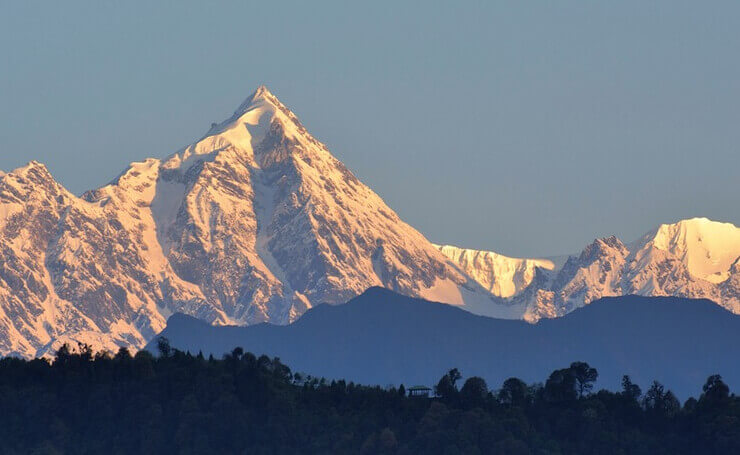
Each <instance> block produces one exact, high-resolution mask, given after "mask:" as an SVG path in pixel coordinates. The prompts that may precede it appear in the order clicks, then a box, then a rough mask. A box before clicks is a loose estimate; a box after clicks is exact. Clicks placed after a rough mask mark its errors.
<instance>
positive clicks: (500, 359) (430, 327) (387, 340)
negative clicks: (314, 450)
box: [149, 288, 740, 398]
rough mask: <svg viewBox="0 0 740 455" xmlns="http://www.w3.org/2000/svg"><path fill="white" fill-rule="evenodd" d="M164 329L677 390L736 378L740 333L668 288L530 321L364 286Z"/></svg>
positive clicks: (188, 340) (729, 320) (173, 333)
mask: <svg viewBox="0 0 740 455" xmlns="http://www.w3.org/2000/svg"><path fill="white" fill-rule="evenodd" d="M161 336H164V337H166V338H168V339H169V340H170V342H171V344H172V346H173V347H176V348H178V349H181V350H188V351H191V352H198V351H203V352H204V353H205V354H209V353H212V354H214V355H215V356H221V355H222V354H224V353H226V352H229V351H231V350H232V349H233V348H234V347H236V346H241V347H243V348H244V349H245V350H247V351H251V352H254V353H255V354H267V355H269V356H277V357H280V358H281V359H282V360H283V361H285V362H286V363H287V364H289V365H291V366H292V367H293V368H294V369H295V370H297V371H303V372H305V373H308V374H312V375H316V376H325V377H327V378H345V379H348V380H353V381H357V382H362V383H370V384H380V385H386V384H401V383H404V384H416V383H420V384H429V385H431V384H433V383H435V382H436V380H437V379H438V378H439V377H440V376H441V375H442V374H443V373H444V372H445V371H446V370H447V369H449V368H452V367H457V368H459V369H460V370H461V371H462V372H463V374H464V375H466V376H473V375H477V376H482V377H484V378H485V379H486V380H487V381H488V383H489V384H490V385H491V387H497V386H500V384H501V383H502V382H503V381H504V380H505V379H507V378H509V377H512V376H516V377H519V378H521V379H524V380H525V381H540V380H542V378H543V377H546V375H547V374H549V373H550V372H551V371H553V370H554V369H556V368H560V367H563V366H567V365H569V364H570V363H571V362H573V361H586V362H588V363H590V364H591V365H592V366H594V367H596V368H597V369H598V371H599V381H598V384H597V386H599V387H606V388H611V389H616V388H618V387H619V383H620V380H621V377H622V375H624V374H628V375H630V376H631V377H632V378H633V380H634V381H635V382H637V383H639V384H641V385H643V386H647V385H648V384H649V382H651V381H652V380H659V381H661V382H662V383H664V384H666V386H667V387H669V388H671V389H672V390H674V391H675V392H676V393H677V394H678V395H679V396H680V397H684V398H685V397H687V396H689V395H696V394H698V393H699V392H700V390H701V386H702V384H703V383H704V381H705V380H706V378H707V376H709V375H710V374H714V373H720V374H722V375H723V377H724V378H725V379H726V381H727V383H728V384H729V385H730V386H731V387H732V388H738V387H740V364H738V362H737V361H736V354H735V353H734V351H733V348H732V347H734V346H738V344H739V343H740V317H738V316H736V315H733V314H732V313H730V312H728V311H726V310H724V309H722V308H720V307H718V306H717V305H715V304H713V303H712V302H709V301H706V300H686V299H679V298H673V297H638V296H626V297H615V298H604V299H601V300H599V301H597V302H594V304H592V305H589V306H588V307H585V308H583V309H580V310H578V311H575V312H573V313H571V314H569V315H567V316H565V317H562V318H559V319H553V320H543V321H540V323H538V324H536V325H531V324H527V323H526V322H523V321H510V320H499V319H491V318H487V317H482V316H476V315H473V314H470V313H467V312H465V311H461V310H459V309H457V308H454V307H451V306H449V305H443V304H437V303H432V302H427V301H424V300H420V299H413V298H408V297H405V296H401V295H398V294H395V293H393V292H390V291H387V290H384V289H380V288H372V289H370V290H368V291H367V292H365V293H364V294H362V295H361V296H359V297H357V298H355V299H353V300H351V301H350V302H348V303H347V304H346V305H340V306H329V305H321V306H318V307H316V308H313V309H311V310H310V311H308V312H307V313H306V314H305V315H304V316H303V317H302V318H300V319H299V320H298V321H296V322H295V323H293V324H292V325H290V326H274V325H269V324H260V325H256V326H252V327H212V326H209V325H208V324H205V323H203V322H201V321H198V320H197V319H194V318H192V317H189V316H185V315H182V314H176V315H173V316H172V317H171V318H170V319H169V321H168V325H167V328H166V329H165V330H164V331H163V332H162V334H161ZM153 346H154V342H152V343H151V345H150V346H149V349H154V347H153Z"/></svg>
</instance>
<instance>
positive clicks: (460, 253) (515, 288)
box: [435, 245, 555, 297]
mask: <svg viewBox="0 0 740 455" xmlns="http://www.w3.org/2000/svg"><path fill="white" fill-rule="evenodd" d="M435 246H436V247H437V248H438V249H439V250H440V251H441V252H442V254H444V255H445V256H446V257H447V258H449V259H450V260H451V261H452V262H453V263H455V264H457V265H458V266H459V267H460V268H461V269H462V271H463V272H465V273H466V274H467V275H469V276H470V277H471V278H473V279H474V280H475V281H477V282H478V283H479V284H480V285H481V286H483V287H484V288H485V289H487V290H488V291H489V292H491V293H492V294H493V295H495V296H497V297H511V296H513V295H515V294H518V293H520V292H521V291H522V290H523V289H524V288H526V287H527V286H529V285H530V283H532V280H533V279H534V277H535V272H536V269H537V268H541V269H544V270H553V269H555V264H554V263H553V261H551V260H549V259H520V258H511V257H508V256H504V255H502V254H498V253H494V252H493V251H481V250H473V249H467V248H459V247H456V246H452V245H435Z"/></svg>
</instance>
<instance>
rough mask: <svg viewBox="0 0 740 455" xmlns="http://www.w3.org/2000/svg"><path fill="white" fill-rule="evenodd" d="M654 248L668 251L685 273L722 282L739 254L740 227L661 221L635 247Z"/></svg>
mask: <svg viewBox="0 0 740 455" xmlns="http://www.w3.org/2000/svg"><path fill="white" fill-rule="evenodd" d="M646 248H655V249H657V250H660V251H662V252H666V253H669V254H671V255H672V256H674V257H676V258H677V259H679V260H680V261H681V262H682V263H683V265H685V266H686V268H687V270H688V272H689V273H690V274H691V275H692V276H694V277H696V278H701V279H703V280H707V281H710V282H712V283H720V282H722V281H725V280H726V279H727V278H728V276H729V270H730V266H731V265H732V264H733V263H734V262H735V261H736V260H737V259H738V257H740V229H738V228H737V227H736V226H735V225H734V224H732V223H720V222H717V221H711V220H709V219H707V218H692V219H687V220H681V221H678V222H677V223H673V224H662V225H660V226H659V227H658V228H656V229H655V230H653V231H651V232H649V233H648V234H646V235H645V236H644V237H643V238H642V239H641V240H640V241H639V242H638V244H637V250H638V251H639V250H644V249H646Z"/></svg>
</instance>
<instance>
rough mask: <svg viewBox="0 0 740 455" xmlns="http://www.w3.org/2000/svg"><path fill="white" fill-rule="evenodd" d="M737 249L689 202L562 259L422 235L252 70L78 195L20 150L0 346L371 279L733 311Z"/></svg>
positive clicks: (318, 299)
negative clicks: (635, 232)
mask: <svg viewBox="0 0 740 455" xmlns="http://www.w3.org/2000/svg"><path fill="white" fill-rule="evenodd" d="M738 257H740V234H739V233H738V228H736V227H735V226H733V225H731V224H726V223H725V224H723V223H715V222H711V221H709V220H706V219H695V220H685V221H682V222H679V223H676V224H673V225H663V226H660V227H659V228H657V229H656V230H654V231H651V233H649V234H647V235H645V236H643V238H641V239H640V240H639V241H638V242H635V243H634V244H631V245H630V247H629V248H628V247H626V246H625V245H624V244H623V243H622V242H621V241H620V240H619V239H617V238H616V237H607V238H604V239H598V240H596V241H594V242H593V243H592V244H591V245H589V246H588V247H586V248H585V249H584V251H583V252H582V253H580V254H577V255H574V256H571V257H570V258H569V259H568V260H567V261H561V260H549V259H518V258H509V257H506V256H502V255H499V254H497V253H494V252H486V251H476V250H465V249H462V248H457V247H452V246H436V245H433V244H432V243H430V242H429V241H428V240H427V239H426V238H425V237H424V236H423V235H422V234H421V233H420V232H419V231H417V230H416V229H414V228H413V227H411V226H409V225H408V224H406V223H405V222H403V220H402V219H401V218H400V217H399V216H398V215H397V214H396V213H395V212H394V211H393V210H392V209H391V208H390V207H388V205H386V204H385V202H384V201H383V200H382V199H381V198H380V197H379V196H378V195H377V194H376V193H374V192H373V191H372V190H371V189H370V188H368V187H367V186H366V185H364V184H363V183H362V182H360V181H359V180H358V179H357V178H356V177H355V176H354V175H353V174H352V172H350V171H349V170H348V169H347V168H346V167H345V166H344V165H343V164H342V163H341V162H340V161H339V160H337V159H336V158H335V157H334V156H333V155H332V154H331V153H330V152H329V150H328V149H327V148H326V146H325V145H324V144H322V143H321V142H319V141H317V140H316V139H314V138H313V137H312V136H311V135H310V134H309V133H308V131H306V129H305V128H304V127H303V125H301V123H300V121H299V120H298V118H297V117H296V116H295V115H294V114H293V113H292V112H291V111H290V110H289V109H288V108H287V107H286V106H285V105H284V104H283V103H281V102H280V101H279V100H278V99H277V97H276V96H275V95H274V94H272V93H271V92H270V91H269V90H268V89H267V88H266V87H264V86H262V87H260V88H258V89H257V90H256V91H255V92H254V93H253V94H252V95H251V96H250V97H248V98H247V99H246V100H245V101H244V102H243V103H242V104H241V105H240V106H239V107H238V108H237V109H236V111H234V114H233V115H231V116H230V117H229V118H227V119H226V120H225V121H223V122H220V123H215V124H213V126H212V127H211V128H210V130H209V131H208V133H207V134H206V135H205V136H204V137H202V138H201V139H200V140H198V141H196V142H195V143H193V144H191V145H189V146H187V147H185V148H183V149H182V150H180V151H178V152H176V153H174V154H172V155H170V156H169V157H167V158H164V159H161V160H160V159H153V158H150V159H147V160H145V161H141V162H136V163H132V164H131V165H130V166H129V167H128V168H127V169H126V170H125V171H124V172H122V173H121V174H120V175H119V176H118V177H117V178H116V179H114V180H113V181H112V182H111V183H109V184H108V185H105V186H103V187H102V188H98V189H95V190H92V191H89V192H87V193H85V194H84V195H83V196H81V197H77V196H75V195H74V194H71V193H70V192H69V191H67V190H66V189H65V188H64V187H63V186H62V185H60V184H59V183H57V182H56V181H55V180H54V178H53V177H52V175H51V174H50V173H49V170H48V169H47V168H46V167H45V166H44V165H43V164H41V163H38V162H36V161H32V162H30V163H28V164H27V165H26V166H23V167H21V168H18V169H15V170H13V171H11V172H9V173H7V174H0V355H4V354H10V353H13V354H18V355H23V356H33V355H40V354H44V353H47V352H50V351H53V350H54V349H55V348H57V347H58V346H59V344H60V343H62V342H71V343H74V342H76V341H81V342H88V343H92V344H93V345H94V347H96V348H106V349H115V348H116V346H120V345H126V346H130V347H134V348H138V347H141V346H143V345H144V344H145V343H146V342H147V341H148V340H149V339H151V338H152V337H153V336H154V335H155V334H156V333H157V332H158V331H159V330H161V329H162V328H163V327H164V325H165V319H166V317H167V316H169V315H170V314H172V313H175V312H182V313H186V314H189V315H192V316H196V317H198V318H200V319H203V320H206V321H208V322H209V323H212V324H242V325H245V324H254V323H259V322H264V321H269V322H272V323H277V324H286V323H289V322H292V321H294V320H295V319H296V318H298V317H299V316H300V315H301V314H302V313H303V312H305V311H306V310H307V309H308V308H310V307H312V306H314V305H316V304H319V303H330V304H338V303H343V302H346V301H347V300H349V299H350V298H352V297H354V296H356V295H359V294H361V293H362V292H364V291H365V290H366V289H367V288H370V287H373V286H382V287H385V288H388V289H391V290H393V291H396V292H399V293H402V294H405V295H409V296H414V297H422V298H425V299H427V300H434V301H439V302H445V303H450V304H454V305H459V306H461V307H462V308H464V309H467V310H469V311H472V312H475V313H478V314H483V315H488V316H494V317H504V318H523V319H526V320H528V321H531V322H535V321H537V320H538V319H540V318H542V317H557V316H560V315H563V314H565V313H567V312H569V311H571V310H573V309H574V308H577V307H579V306H583V305H586V304H588V303H590V302H591V301H592V300H595V299H597V298H599V297H603V296H608V295H620V294H628V293H637V294H643V295H677V296H682V297H707V298H710V299H713V300H715V301H716V302H718V303H719V304H721V305H723V306H725V307H726V308H728V309H730V310H732V311H735V312H737V313H740V265H738V264H739V262H738ZM561 264H564V265H561Z"/></svg>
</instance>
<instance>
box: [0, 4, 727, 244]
mask: <svg viewBox="0 0 740 455" xmlns="http://www.w3.org/2000/svg"><path fill="white" fill-rule="evenodd" d="M155 3H156V4H155ZM348 3H349V2H295V3H288V2H265V1H262V2H259V3H251V2H188V1H178V2H126V3H124V2H107V1H106V2H84V3H83V2H45V3H42V2H12V3H11V2H5V3H3V5H2V6H0V68H1V69H0V169H3V170H6V171H7V170H10V169H12V168H14V167H17V166H20V165H22V164H24V163H25V162H27V161H29V160H31V159H37V160H39V161H42V162H44V163H46V164H47V165H48V166H49V168H50V169H51V171H52V173H53V174H54V175H55V177H56V178H57V179H58V180H59V181H61V182H62V183H63V184H64V185H65V186H67V187H68V188H69V189H70V190H72V191H74V192H76V193H81V192H82V191H84V190H85V189H88V188H92V187H96V186H99V185H102V184H104V183H106V182H107V181H109V180H111V179H112V178H114V177H115V176H116V175H117V174H118V173H119V172H120V171H122V170H123V168H124V167H125V165H126V164H128V163H129V162H131V161H137V160H141V159H144V158H146V157H150V156H153V157H164V156H166V155H169V154H170V153H172V152H174V151H176V150H177V149H178V148H180V147H182V146H184V145H186V144H188V143H189V142H191V141H193V140H194V139H196V138H198V137H200V136H201V135H202V134H203V133H204V132H205V131H206V130H207V129H208V127H209V125H210V124H211V122H216V121H220V120H223V119H224V118H226V117H228V116H229V115H230V114H231V112H232V111H233V110H234V109H235V108H236V107H237V106H238V105H239V104H240V102H241V101H242V100H243V99H244V98H246V97H247V96H248V95H249V93H251V92H252V91H253V90H254V88H255V87H256V86H257V85H259V84H261V83H264V84H267V85H268V87H270V89H271V90H272V91H273V92H274V93H275V94H276V95H277V96H278V97H279V98H280V99H281V100H282V101H283V102H284V103H285V104H287V105H288V106H289V107H290V108H291V109H292V110H293V111H294V112H296V114H297V115H298V116H299V117H300V118H301V120H302V121H303V123H304V124H305V125H306V127H307V128H308V129H309V131H311V132H312V133H313V134H314V135H315V136H316V137H317V138H318V139H320V140H321V141H323V142H325V143H326V144H327V145H328V146H329V148H330V150H332V152H333V153H334V154H335V155H336V156H337V157H338V158H339V159H340V160H342V161H343V162H344V163H345V164H347V166H348V167H349V168H350V169H352V170H353V171H354V172H355V173H356V174H357V175H358V177H359V178H360V179H362V180H363V181H364V182H365V183H367V184H368V185H370V186H371V187H372V188H373V189H374V190H375V191H377V192H378V193H379V194H380V195H381V196H382V197H383V198H384V199H385V200H386V202H388V203H389V205H391V207H393V208H394V209H395V210H396V211H397V212H398V213H399V214H400V215H401V217H402V218H403V219H405V220H406V221H407V222H409V223H410V224H412V225H413V226H415V227H417V228H418V229H419V230H421V231H422V232H423V233H424V234H425V235H426V236H427V237H429V238H430V239H431V240H433V241H435V242H440V243H452V244H457V245H461V246H468V247H475V248H481V249H493V250H496V251H499V252H503V253H506V254H510V255H549V254H560V253H566V252H575V251H578V250H580V249H581V248H582V247H583V246H584V245H585V244H586V243H587V242H589V241H591V240H592V239H593V238H594V237H597V236H603V235H609V234H616V235H618V236H620V237H621V238H623V239H624V240H625V241H627V240H633V239H634V238H636V237H637V236H639V235H640V234H642V233H643V232H644V231H647V230H648V229H650V228H652V227H653V226H655V225H657V224H659V223H661V222H670V221H675V220H677V219H680V218H686V217H693V216H707V217H710V218H713V219H718V220H722V221H730V222H734V223H735V224H740V204H738V199H739V198H738V195H740V178H738V170H739V169H740V145H739V144H740V127H739V125H740V59H739V58H738V57H737V53H738V49H740V32H738V31H737V24H738V23H740V3H738V2H684V1H675V0H674V1H654V2H645V1H620V2H605V1H604V2H602V1H594V2H592V1H582V2H572V1H558V2H439V3H437V2H402V4H397V3H398V2H365V4H363V5H350V4H348Z"/></svg>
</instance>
